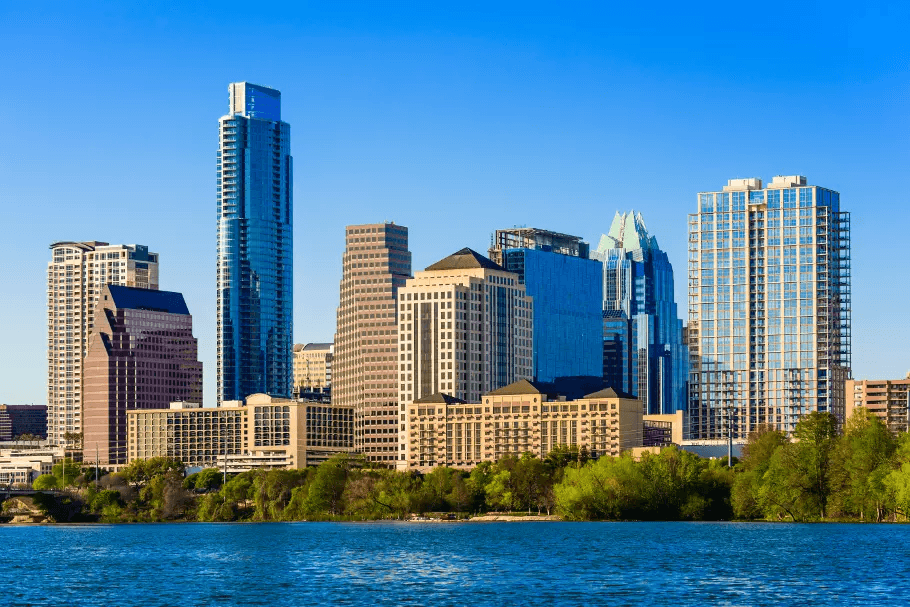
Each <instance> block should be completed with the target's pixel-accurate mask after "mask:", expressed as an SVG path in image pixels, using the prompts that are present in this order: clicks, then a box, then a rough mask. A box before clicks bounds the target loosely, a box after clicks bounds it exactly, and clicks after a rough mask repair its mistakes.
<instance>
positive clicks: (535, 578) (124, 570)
mask: <svg viewBox="0 0 910 607" xmlns="http://www.w3.org/2000/svg"><path fill="white" fill-rule="evenodd" d="M0 541H2V543H3V548H2V550H0V589H2V590H0V592H2V594H0V605H371V606H372V605H434V606H442V605H642V604H646V605H705V604H723V605H768V604H785V605H789V604H802V605H858V604H877V605H901V604H903V605H906V604H910V558H908V556H910V555H908V547H910V525H838V524H824V525H792V524H737V523H436V524H434V523H363V524H358V523H286V524H284V523H272V524H170V525H119V526H104V525H98V526H92V525H86V526H49V527H11V526H5V527H0Z"/></svg>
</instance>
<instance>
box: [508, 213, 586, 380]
mask: <svg viewBox="0 0 910 607" xmlns="http://www.w3.org/2000/svg"><path fill="white" fill-rule="evenodd" d="M490 259H491V260H492V261H494V262H495V263H498V264H499V265H501V266H502V267H503V268H504V269H506V270H507V271H509V272H514V273H515V274H517V275H518V283H519V284H522V285H524V286H525V290H526V292H527V295H528V296H529V297H532V298H533V299H534V372H533V373H534V379H535V380H536V381H538V382H554V381H556V380H557V379H558V378H564V377H583V376H585V377H600V376H601V372H602V368H601V367H602V365H603V340H602V329H601V312H602V299H603V293H602V285H603V280H602V277H603V273H602V267H601V264H600V263H598V262H597V261H596V260H593V259H590V258H589V246H588V243H586V242H583V241H582V240H581V238H579V237H578V236H569V235H567V234H559V233H557V232H551V231H549V230H539V229H537V228H513V229H509V230H496V235H495V236H494V240H493V246H492V247H490Z"/></svg>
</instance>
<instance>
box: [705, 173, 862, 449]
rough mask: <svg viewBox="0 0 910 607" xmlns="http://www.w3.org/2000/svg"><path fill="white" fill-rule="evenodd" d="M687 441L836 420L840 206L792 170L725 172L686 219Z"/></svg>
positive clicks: (840, 411)
mask: <svg viewBox="0 0 910 607" xmlns="http://www.w3.org/2000/svg"><path fill="white" fill-rule="evenodd" d="M688 333H689V346H690V349H691V354H692V358H691V360H692V364H691V375H690V385H691V387H690V398H689V431H690V433H691V437H692V438H724V437H726V436H728V435H729V434H732V435H733V436H734V437H735V438H745V437H747V436H748V434H749V432H751V431H752V430H753V429H754V428H755V427H756V426H758V425H760V424H769V425H771V426H773V427H775V428H777V429H779V430H783V431H785V432H791V431H792V430H793V429H794V427H795V426H796V423H797V421H799V419H800V417H802V416H803V415H806V414H807V413H810V412H812V411H828V412H831V413H833V414H834V415H836V416H838V417H839V418H841V419H843V417H844V406H845V404H844V401H845V399H844V384H845V381H846V379H847V377H849V374H850V214H849V213H847V212H844V211H841V206H840V195H839V194H838V193H837V192H833V191H831V190H828V189H826V188H822V187H818V186H810V185H808V183H807V181H806V178H805V177H802V176H788V177H775V178H774V179H773V180H772V182H771V183H770V184H768V185H766V186H765V187H762V181H761V179H731V180H730V181H729V182H728V183H727V185H726V187H724V188H723V190H722V191H719V192H702V193H700V194H698V212H697V213H694V214H692V215H689V328H688Z"/></svg>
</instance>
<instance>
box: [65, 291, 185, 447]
mask: <svg viewBox="0 0 910 607" xmlns="http://www.w3.org/2000/svg"><path fill="white" fill-rule="evenodd" d="M84 368H85V380H84V381H85V396H84V399H83V405H84V440H83V445H82V449H83V459H84V460H86V461H91V462H95V463H97V464H101V465H117V464H123V463H126V435H127V431H126V421H127V420H126V413H127V411H129V410H133V409H158V408H161V407H167V406H168V403H170V402H172V401H177V400H188V401H193V402H197V403H201V402H202V363H201V362H199V357H198V349H197V343H196V338H194V337H193V318H192V316H190V313H189V310H188V309H187V307H186V303H185V302H184V300H183V295H181V294H180V293H173V292H170V291H153V290H149V289H137V288H132V287H122V286H117V285H108V286H106V287H104V289H102V294H101V299H100V300H99V301H98V307H97V309H96V312H95V327H94V328H93V329H92V334H91V337H90V339H89V350H88V354H87V355H86V357H85V364H84Z"/></svg>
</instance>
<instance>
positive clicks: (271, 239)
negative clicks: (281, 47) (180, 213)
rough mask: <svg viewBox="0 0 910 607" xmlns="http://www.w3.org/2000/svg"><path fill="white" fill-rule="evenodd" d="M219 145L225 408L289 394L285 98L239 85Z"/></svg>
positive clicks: (290, 245) (222, 392) (290, 337)
mask: <svg viewBox="0 0 910 607" xmlns="http://www.w3.org/2000/svg"><path fill="white" fill-rule="evenodd" d="M228 90H229V91H230V107H229V112H228V115H226V116H222V117H221V119H220V120H219V146H218V173H217V177H218V262H217V275H218V277H217V284H218V298H217V299H218V308H217V332H218V342H217V348H218V387H217V395H218V402H221V401H222V400H239V399H243V398H246V397H247V396H248V395H250V394H254V393H264V394H270V395H273V396H290V394H291V385H292V381H293V375H294V371H293V363H292V353H291V350H292V347H293V331H292V329H293V324H292V323H293V321H292V313H293V266H292V263H293V255H292V253H293V241H292V231H293V230H292V227H293V225H292V223H293V210H294V209H293V203H292V194H291V188H292V175H291V171H292V163H291V153H290V151H291V127H290V125H289V124H288V123H286V122H282V121H281V93H280V92H278V91H276V90H274V89H270V88H266V87H262V86H257V85H255V84H249V83H247V82H235V83H232V84H231V85H230V86H229V87H228Z"/></svg>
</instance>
